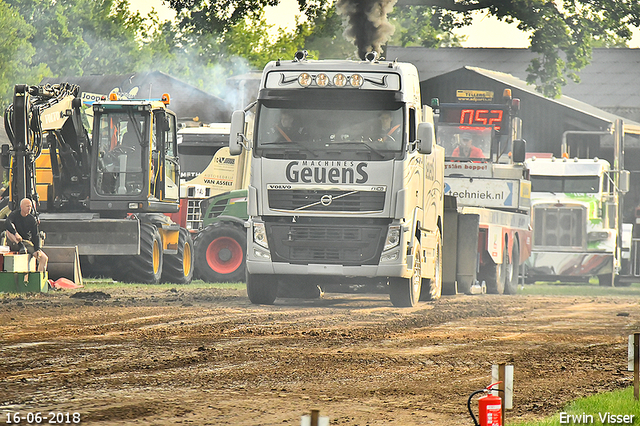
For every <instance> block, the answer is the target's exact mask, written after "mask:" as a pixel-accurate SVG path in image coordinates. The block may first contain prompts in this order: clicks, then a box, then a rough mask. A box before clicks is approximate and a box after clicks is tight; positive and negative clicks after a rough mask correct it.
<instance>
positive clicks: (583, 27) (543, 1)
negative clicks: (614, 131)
mask: <svg viewBox="0 0 640 426" xmlns="http://www.w3.org/2000/svg"><path fill="white" fill-rule="evenodd" d="M416 4H419V5H426V6H431V7H433V8H434V14H435V16H436V18H437V19H438V20H439V21H440V27H441V28H442V29H443V30H448V29H452V28H456V27H458V28H459V27H462V26H464V25H468V24H469V23H470V22H471V14H472V12H476V11H482V12H485V13H487V14H488V15H490V16H495V17H496V18H498V19H499V20H501V21H505V22H508V23H516V22H517V26H518V29H520V30H522V31H525V32H531V36H530V38H529V39H530V41H531V50H532V51H533V52H535V53H538V54H539V57H537V58H535V59H533V60H532V62H531V64H530V65H529V67H528V68H527V71H528V73H529V75H528V77H527V82H528V83H529V84H532V85H535V87H536V89H537V90H538V91H540V92H541V93H543V94H544V95H545V96H549V97H558V96H560V94H561V88H562V86H564V85H566V83H567V80H568V79H571V80H573V81H576V82H579V77H578V74H577V73H578V72H579V71H580V70H581V69H583V68H584V67H585V66H586V65H587V64H588V63H589V60H590V59H591V49H592V47H593V46H594V45H607V44H609V45H620V42H626V41H628V40H629V39H630V38H631V30H630V27H632V26H635V27H638V26H640V3H639V2H637V1H620V0H563V1H562V2H560V1H549V0H491V1H489V0H477V1H474V2H459V1H455V0H398V2H397V4H396V7H403V6H406V5H416ZM608 40H612V42H609V41H608Z"/></svg>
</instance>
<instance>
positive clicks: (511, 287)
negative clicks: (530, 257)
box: [504, 241, 520, 294]
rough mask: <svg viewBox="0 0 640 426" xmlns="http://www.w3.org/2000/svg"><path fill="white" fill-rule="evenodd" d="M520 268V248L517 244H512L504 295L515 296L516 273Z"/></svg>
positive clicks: (515, 242)
mask: <svg viewBox="0 0 640 426" xmlns="http://www.w3.org/2000/svg"><path fill="white" fill-rule="evenodd" d="M519 268H520V247H519V246H518V242H517V241H514V242H513V249H512V250H511V261H510V262H509V263H508V264H507V267H506V270H507V273H506V275H507V276H506V277H505V283H504V293H505V294H516V292H517V291H518V272H519Z"/></svg>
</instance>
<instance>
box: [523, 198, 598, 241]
mask: <svg viewBox="0 0 640 426" xmlns="http://www.w3.org/2000/svg"><path fill="white" fill-rule="evenodd" d="M586 218H587V211H586V209H585V208H584V207H582V206H561V207H560V206H554V205H542V206H536V207H534V209H533V220H534V225H533V246H534V248H536V249H539V248H552V249H554V250H575V249H586V235H585V234H586Z"/></svg>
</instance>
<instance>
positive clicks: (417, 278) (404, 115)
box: [229, 51, 444, 306]
mask: <svg viewBox="0 0 640 426" xmlns="http://www.w3.org/2000/svg"><path fill="white" fill-rule="evenodd" d="M384 114H388V115H391V119H392V121H393V122H394V123H395V124H394V127H393V131H391V130H390V131H389V132H385V133H384V134H380V132H379V130H380V128H378V124H377V123H379V121H380V118H381V116H382V115H384ZM285 115H288V117H286V120H284V121H291V120H292V121H293V124H292V125H291V124H290V123H287V124H289V125H290V127H291V129H293V130H287V131H286V132H285V131H283V130H282V128H278V126H279V123H280V122H281V118H282V117H283V116H285ZM376 132H377V133H376ZM283 133H285V135H286V136H283ZM287 133H288V134H287ZM229 147H230V151H231V153H232V154H240V153H241V152H242V150H243V149H246V150H251V151H252V152H251V154H252V156H253V158H252V161H251V177H250V182H249V186H248V207H247V210H248V215H249V219H248V221H247V222H246V226H247V227H248V230H249V232H248V233H247V259H246V268H247V276H246V278H247V294H248V296H249V299H250V300H251V302H252V303H255V304H272V303H274V302H275V300H276V298H277V297H278V296H279V295H280V296H282V297H296V296H297V297H300V296H302V297H305V296H306V297H317V296H319V294H321V291H322V290H323V289H324V288H327V286H330V285H346V286H350V285H352V286H365V285H367V284H369V283H377V284H378V285H384V287H385V288H386V289H387V291H388V292H389V294H390V298H391V302H392V303H393V305H395V306H413V305H414V304H415V303H417V302H418V300H429V299H435V298H438V297H440V294H441V289H442V272H441V267H442V219H443V186H444V182H443V177H444V174H443V173H444V170H443V166H444V162H443V161H444V156H443V154H444V153H443V150H442V148H441V147H438V146H436V145H435V135H434V123H433V118H432V111H431V110H430V109H429V108H426V109H423V108H422V107H421V101H420V86H419V79H418V72H417V70H416V68H415V67H414V66H413V65H411V64H406V63H397V62H392V61H379V60H377V59H376V58H375V54H374V53H373V52H371V53H370V54H368V55H367V59H366V60H365V61H361V62H356V61H342V60H326V61H312V60H307V58H306V54H305V52H303V51H301V52H297V53H296V55H295V59H294V60H293V61H281V60H279V61H275V62H270V63H269V64H267V66H266V67H265V69H264V71H263V74H262V81H261V84H260V91H259V96H258V100H257V105H256V114H255V127H254V131H253V137H252V138H251V140H250V139H249V138H246V137H245V111H236V112H234V114H233V116H232V120H231V135H230V144H229ZM360 288H362V287H360ZM365 290H366V288H365Z"/></svg>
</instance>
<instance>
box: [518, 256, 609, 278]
mask: <svg viewBox="0 0 640 426" xmlns="http://www.w3.org/2000/svg"><path fill="white" fill-rule="evenodd" d="M525 265H526V270H527V278H532V277H558V278H561V277H576V278H577V277H590V276H595V275H600V274H610V273H612V272H613V254H612V253H602V252H601V253H586V252H580V253H576V252H570V253H567V252H549V251H545V252H535V251H534V252H532V253H531V257H529V259H528V260H527V261H526V263H525Z"/></svg>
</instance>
